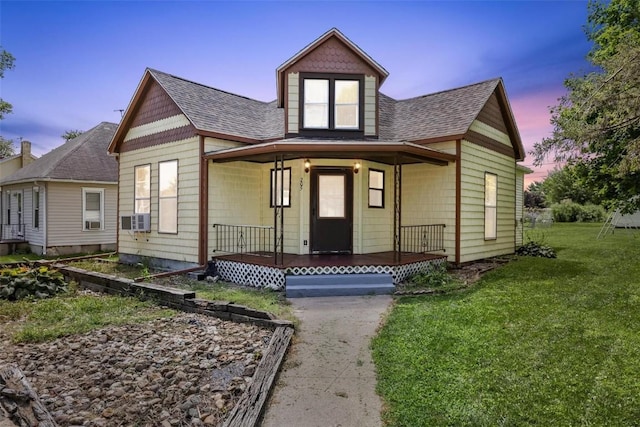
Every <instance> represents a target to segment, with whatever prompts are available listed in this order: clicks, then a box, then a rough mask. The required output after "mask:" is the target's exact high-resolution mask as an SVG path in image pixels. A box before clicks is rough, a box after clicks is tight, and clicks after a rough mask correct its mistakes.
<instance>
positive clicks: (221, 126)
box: [148, 69, 284, 140]
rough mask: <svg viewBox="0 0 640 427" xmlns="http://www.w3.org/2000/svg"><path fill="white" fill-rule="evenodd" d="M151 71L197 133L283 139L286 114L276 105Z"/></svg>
mask: <svg viewBox="0 0 640 427" xmlns="http://www.w3.org/2000/svg"><path fill="white" fill-rule="evenodd" d="M148 71H149V73H151V75H152V76H153V78H154V79H155V80H156V81H157V82H158V83H159V84H160V85H161V86H162V88H163V89H164V90H165V91H166V92H167V94H168V95H169V96H170V97H171V99H173V101H174V102H175V103H176V104H177V105H178V107H180V109H181V110H182V111H183V113H184V114H185V115H186V116H187V118H188V119H189V120H190V121H191V123H192V124H193V126H194V127H195V128H196V129H198V130H202V131H209V132H215V133H219V134H225V135H233V136H239V137H243V138H250V139H255V140H265V139H273V138H282V137H284V111H283V109H279V108H277V107H276V103H275V101H273V102H262V101H257V100H255V99H251V98H247V97H244V96H240V95H235V94H232V93H229V92H225V91H223V90H220V89H215V88H212V87H209V86H205V85H202V84H200V83H195V82H192V81H189V80H185V79H183V78H180V77H176V76H173V75H171V74H167V73H163V72H161V71H157V70H152V69H149V70H148Z"/></svg>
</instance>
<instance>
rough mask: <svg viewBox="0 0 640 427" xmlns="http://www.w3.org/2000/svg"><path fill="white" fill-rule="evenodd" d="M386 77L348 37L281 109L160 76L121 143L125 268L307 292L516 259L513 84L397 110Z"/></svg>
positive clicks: (143, 86)
mask: <svg viewBox="0 0 640 427" xmlns="http://www.w3.org/2000/svg"><path fill="white" fill-rule="evenodd" d="M387 77H388V72H387V71H386V70H385V69H384V68H383V67H382V66H381V65H380V64H378V63H377V62H376V61H375V60H373V59H372V58H371V57H370V56H369V55H368V54H367V53H365V52H364V51H362V50H361V49H360V48H359V47H358V46H357V45H355V44H354V43H353V42H351V41H350V40H349V39H348V38H346V37H345V36H344V35H343V34H342V33H341V32H340V31H338V30H337V29H331V30H329V31H328V32H326V33H325V34H323V35H322V36H321V37H319V38H318V39H317V40H315V41H314V42H312V43H311V44H309V45H308V46H306V47H305V48H304V49H302V50H301V51H299V52H298V53H297V54H295V55H294V56H293V57H292V58H290V59H289V60H287V61H286V62H284V63H283V64H282V65H281V66H280V67H278V69H277V70H276V86H277V99H276V100H275V101H273V102H268V103H266V102H260V101H257V100H253V99H250V98H246V97H242V96H238V95H234V94H231V93H228V92H224V91H222V90H218V89H214V88H211V87H208V86H204V85H201V84H198V83H195V82H191V81H188V80H185V79H182V78H179V77H176V76H172V75H169V74H165V73H162V72H160V71H156V70H151V69H147V70H146V71H145V73H144V75H143V77H142V80H141V82H140V84H139V86H138V88H137V89H136V91H135V93H134V96H133V98H132V100H131V102H130V104H129V106H128V108H127V110H126V113H125V115H124V118H123V120H122V122H121V124H120V126H119V128H118V130H117V131H116V134H115V136H114V138H113V140H112V142H111V145H110V147H109V151H110V152H111V153H113V154H114V155H116V156H117V157H118V161H119V183H120V185H119V215H120V219H121V226H120V230H119V237H118V251H119V253H120V256H121V259H122V260H124V261H129V262H136V261H139V260H140V259H141V258H146V259H148V260H150V261H151V262H152V263H153V264H155V265H159V266H164V267H167V268H174V269H176V268H181V267H190V266H197V265H204V264H206V263H207V261H208V260H210V259H212V258H213V260H215V262H216V266H217V270H218V273H219V274H220V275H221V277H222V278H224V279H226V280H230V281H233V282H237V283H242V284H250V285H254V286H269V287H273V288H282V287H284V286H285V285H286V288H287V293H288V294H291V295H293V294H295V292H294V289H295V288H296V287H297V286H300V287H305V286H307V287H309V288H313V287H314V286H316V285H318V286H319V285H327V286H328V287H325V288H323V289H324V291H318V293H323V292H324V293H331V292H333V293H337V294H341V293H344V294H346V293H358V292H362V293H366V292H388V291H389V290H391V289H393V284H394V283H398V282H399V281H401V280H402V279H404V278H405V277H406V276H407V275H409V274H412V273H414V272H416V271H418V270H420V269H421V268H424V267H425V266H426V265H427V264H428V263H431V262H443V261H445V260H448V261H450V262H453V263H458V264H460V263H465V262H469V261H473V260H477V259H482V258H487V257H492V256H497V255H503V254H510V253H513V252H514V250H515V247H516V245H517V244H519V242H520V239H521V238H522V233H521V229H519V223H520V220H521V218H522V186H523V176H524V171H525V169H524V168H521V167H519V166H518V165H517V162H518V161H519V160H522V159H523V158H524V150H523V147H522V142H521V140H520V136H519V133H518V130H517V127H516V124H515V121H514V118H513V114H512V112H511V108H510V106H509V102H508V99H507V96H506V92H505V88H504V84H503V82H502V80H501V79H495V80H489V81H484V82H480V83H477V84H472V85H469V86H465V87H461V88H457V89H452V90H448V91H444V92H439V93H434V94H430V95H424V96H419V97H416V98H411V99H406V100H395V99H392V98H390V97H389V96H386V95H384V94H383V93H381V92H380V87H381V86H382V84H383V83H384V81H385V80H386V79H387ZM132 224H133V225H132ZM354 275H357V276H354ZM323 280H324V282H323ZM364 282H366V283H368V284H369V285H370V286H369V288H368V289H365V287H364V285H363V283H364ZM349 283H351V285H349ZM376 283H379V284H380V286H378V287H376V285H375V284H376ZM350 286H351V288H352V289H351V290H347V288H349V287H350ZM329 288H334V289H333V291H327V290H326V289H329ZM308 294H313V292H311V291H310V292H308Z"/></svg>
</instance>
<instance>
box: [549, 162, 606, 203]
mask: <svg viewBox="0 0 640 427" xmlns="http://www.w3.org/2000/svg"><path fill="white" fill-rule="evenodd" d="M580 174H581V173H580V171H579V170H578V169H576V167H575V166H571V165H567V166H565V167H563V168H556V169H554V170H553V171H551V172H550V173H549V176H547V178H546V179H545V180H544V181H543V182H542V184H541V187H542V190H543V192H544V194H545V196H546V201H547V202H548V203H549V204H551V203H560V202H562V201H563V200H571V201H573V202H575V203H579V204H581V205H584V204H587V203H593V204H598V203H599V198H598V195H597V194H596V193H594V192H593V191H592V189H591V188H590V187H589V186H588V185H585V183H584V181H583V180H582V179H581V177H580Z"/></svg>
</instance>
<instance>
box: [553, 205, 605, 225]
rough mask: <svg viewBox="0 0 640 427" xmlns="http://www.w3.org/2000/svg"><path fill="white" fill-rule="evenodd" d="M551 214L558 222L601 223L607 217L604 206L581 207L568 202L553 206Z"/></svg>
mask: <svg viewBox="0 0 640 427" xmlns="http://www.w3.org/2000/svg"><path fill="white" fill-rule="evenodd" d="M551 212H552V213H553V220H554V221H556V222H601V221H603V220H604V217H605V210H604V208H603V207H602V206H598V205H591V204H588V205H580V204H578V203H574V202H572V201H568V200H565V201H563V202H561V203H556V204H554V205H552V206H551Z"/></svg>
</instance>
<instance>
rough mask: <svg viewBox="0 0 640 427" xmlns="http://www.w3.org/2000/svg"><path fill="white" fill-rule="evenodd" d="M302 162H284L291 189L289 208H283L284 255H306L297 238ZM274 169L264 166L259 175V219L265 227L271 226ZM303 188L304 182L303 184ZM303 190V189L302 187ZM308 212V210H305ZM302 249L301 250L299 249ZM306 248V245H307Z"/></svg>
mask: <svg viewBox="0 0 640 427" xmlns="http://www.w3.org/2000/svg"><path fill="white" fill-rule="evenodd" d="M303 163H304V160H292V161H288V162H284V167H285V168H289V167H290V168H291V189H290V192H289V200H290V202H291V206H290V207H285V208H284V209H283V210H284V251H285V252H286V253H294V254H295V253H306V252H305V251H304V247H303V246H304V245H303V244H302V243H303V242H302V241H301V239H300V238H299V236H300V226H299V224H300V207H301V206H300V205H301V198H302V191H300V178H302V175H303V174H305V173H304V165H303ZM273 168H274V164H273V163H267V164H264V165H263V167H262V173H261V178H260V182H261V186H260V187H261V193H262V197H263V198H262V200H261V201H260V207H259V209H260V217H261V219H262V224H263V225H266V226H273V208H272V207H270V191H271V175H270V174H271V169H273ZM303 186H304V182H303ZM303 188H304V187H303ZM307 211H308V209H307ZM278 227H280V220H279V219H278ZM301 247H302V249H301ZM307 248H308V245H307Z"/></svg>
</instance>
